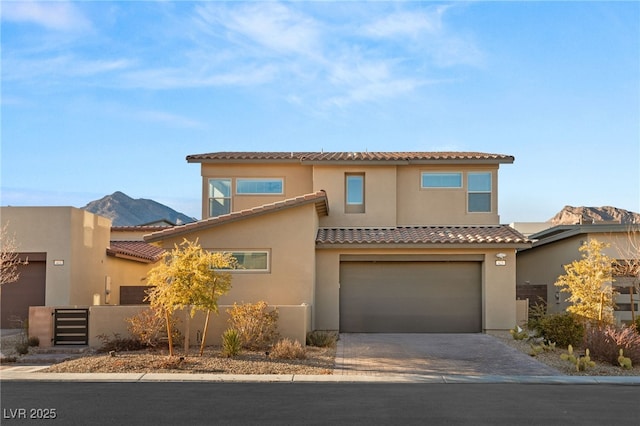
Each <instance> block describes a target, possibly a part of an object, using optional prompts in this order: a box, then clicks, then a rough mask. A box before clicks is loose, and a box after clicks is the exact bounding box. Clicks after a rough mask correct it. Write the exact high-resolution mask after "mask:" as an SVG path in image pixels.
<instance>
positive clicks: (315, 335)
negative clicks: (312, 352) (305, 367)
mask: <svg viewBox="0 0 640 426" xmlns="http://www.w3.org/2000/svg"><path fill="white" fill-rule="evenodd" d="M337 341H338V334H337V333H336V332H335V331H323V330H314V331H311V332H309V333H307V345H309V346H316V347H319V348H332V347H334V346H335V344H336V342H337Z"/></svg>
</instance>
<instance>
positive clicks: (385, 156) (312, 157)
mask: <svg viewBox="0 0 640 426" xmlns="http://www.w3.org/2000/svg"><path fill="white" fill-rule="evenodd" d="M187 161H188V162H190V163H206V162H301V163H305V162H308V163H314V162H358V161H364V162H385V163H389V162H399V163H423V162H448V161H450V162H467V161H472V162H491V163H513V161H514V157H513V156H511V155H503V154H488V153H484V152H213V153H209V154H195V155H188V156H187Z"/></svg>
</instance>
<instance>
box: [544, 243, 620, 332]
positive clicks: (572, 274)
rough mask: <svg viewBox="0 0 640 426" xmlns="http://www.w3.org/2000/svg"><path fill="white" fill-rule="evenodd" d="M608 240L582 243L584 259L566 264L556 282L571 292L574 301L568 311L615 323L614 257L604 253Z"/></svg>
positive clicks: (568, 299)
mask: <svg viewBox="0 0 640 426" xmlns="http://www.w3.org/2000/svg"><path fill="white" fill-rule="evenodd" d="M607 247H609V245H608V244H605V243H602V242H599V241H598V240H596V239H591V240H589V241H588V242H587V243H586V244H583V245H582V246H580V248H579V249H578V250H580V252H581V253H582V259H580V260H574V261H573V262H571V263H570V264H568V265H564V270H565V272H566V274H565V275H561V276H560V277H558V280H557V281H556V283H555V285H556V286H558V287H561V290H560V291H562V292H565V293H569V294H570V296H569V297H568V298H567V299H566V301H568V302H571V305H570V306H568V307H567V311H569V312H572V313H574V314H577V315H580V316H582V317H584V318H587V319H590V320H594V321H599V322H604V323H607V324H613V323H614V317H613V309H614V307H615V303H614V296H615V294H614V291H613V286H612V282H613V276H612V267H613V262H614V260H613V259H612V258H611V257H609V256H607V255H605V254H604V253H603V249H605V248H607Z"/></svg>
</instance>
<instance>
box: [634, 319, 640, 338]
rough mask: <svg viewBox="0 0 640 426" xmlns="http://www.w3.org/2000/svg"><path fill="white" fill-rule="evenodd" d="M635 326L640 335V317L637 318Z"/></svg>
mask: <svg viewBox="0 0 640 426" xmlns="http://www.w3.org/2000/svg"><path fill="white" fill-rule="evenodd" d="M633 325H634V326H635V327H636V333H638V334H640V315H639V316H638V317H637V318H636V321H635V322H634V323H633Z"/></svg>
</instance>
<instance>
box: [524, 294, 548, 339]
mask: <svg viewBox="0 0 640 426" xmlns="http://www.w3.org/2000/svg"><path fill="white" fill-rule="evenodd" d="M546 316H547V303H546V302H545V301H544V299H542V298H541V297H538V301H536V303H534V304H533V305H531V306H530V307H529V320H528V321H527V328H528V329H529V330H534V331H537V332H538V333H540V322H541V321H542V320H543V319H544V318H546Z"/></svg>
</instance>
